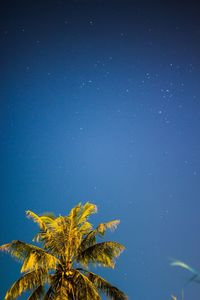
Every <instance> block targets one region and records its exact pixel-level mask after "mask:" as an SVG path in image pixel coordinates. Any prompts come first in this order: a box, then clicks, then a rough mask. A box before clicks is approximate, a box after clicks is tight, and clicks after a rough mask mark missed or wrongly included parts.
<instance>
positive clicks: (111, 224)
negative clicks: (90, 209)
mask: <svg viewBox="0 0 200 300" xmlns="http://www.w3.org/2000/svg"><path fill="white" fill-rule="evenodd" d="M119 223H120V220H113V221H109V222H106V223H100V224H99V225H98V227H97V233H98V234H100V235H102V236H103V235H104V234H105V231H106V230H107V229H110V230H111V231H113V230H115V229H116V228H117V226H118V225H119Z"/></svg>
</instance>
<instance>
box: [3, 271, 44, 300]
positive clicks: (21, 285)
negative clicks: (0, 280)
mask: <svg viewBox="0 0 200 300" xmlns="http://www.w3.org/2000/svg"><path fill="white" fill-rule="evenodd" d="M47 280H48V279H47V274H46V273H45V272H44V271H43V270H42V269H40V270H38V271H37V272H36V271H32V272H29V273H26V274H24V275H23V276H22V277H21V278H20V279H18V280H17V281H15V282H14V283H13V285H12V286H11V288H10V289H9V290H8V291H7V293H6V296H5V300H13V299H16V298H17V297H19V296H20V295H21V294H22V293H23V292H26V291H27V290H32V289H34V288H37V287H38V286H40V285H43V284H44V283H45V282H46V281H47Z"/></svg>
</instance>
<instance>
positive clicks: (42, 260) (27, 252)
mask: <svg viewBox="0 0 200 300" xmlns="http://www.w3.org/2000/svg"><path fill="white" fill-rule="evenodd" d="M0 250H2V251H5V252H7V253H10V254H11V256H13V257H15V258H16V259H18V260H20V261H23V265H22V268H21V272H27V271H31V270H37V269H39V268H43V269H45V270H48V269H56V266H57V264H58V263H59V260H58V259H57V258H56V257H55V256H53V255H51V254H49V253H47V252H46V251H44V250H43V249H41V248H39V247H36V246H34V245H31V244H27V243H24V242H21V241H17V240H16V241H13V242H11V243H9V244H5V245H2V246H0Z"/></svg>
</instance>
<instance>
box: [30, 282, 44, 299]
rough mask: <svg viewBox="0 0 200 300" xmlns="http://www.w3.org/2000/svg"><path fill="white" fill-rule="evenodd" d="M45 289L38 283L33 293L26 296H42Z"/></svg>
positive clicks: (35, 297) (33, 297)
mask: <svg viewBox="0 0 200 300" xmlns="http://www.w3.org/2000/svg"><path fill="white" fill-rule="evenodd" d="M44 293H45V290H44V287H43V286H42V285H39V286H38V287H37V288H36V289H35V290H34V291H33V293H32V294H31V295H30V296H29V297H28V299H27V300H38V299H41V298H42V297H43V296H44Z"/></svg>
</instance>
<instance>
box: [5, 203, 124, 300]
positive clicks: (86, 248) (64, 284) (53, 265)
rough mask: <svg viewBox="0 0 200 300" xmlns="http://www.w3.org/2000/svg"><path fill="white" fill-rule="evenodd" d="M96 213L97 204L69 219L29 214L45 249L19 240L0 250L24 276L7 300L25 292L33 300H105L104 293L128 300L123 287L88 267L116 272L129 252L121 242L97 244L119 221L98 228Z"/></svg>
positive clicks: (79, 209)
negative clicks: (117, 260)
mask: <svg viewBox="0 0 200 300" xmlns="http://www.w3.org/2000/svg"><path fill="white" fill-rule="evenodd" d="M96 211H97V208H96V205H94V204H92V203H89V202H87V203H85V204H84V205H82V204H78V205H77V206H75V207H74V208H73V209H72V210H71V211H70V213H69V215H68V216H59V217H55V216H53V215H50V214H49V215H47V214H46V215H42V216H39V215H37V214H35V213H33V212H32V211H27V212H26V214H27V216H28V217H29V218H31V219H33V221H34V222H36V223H37V224H38V225H39V228H40V230H39V233H38V234H37V235H36V236H35V237H34V239H33V241H34V242H39V243H40V244H41V246H42V247H41V248H40V247H37V246H35V245H32V244H27V243H24V242H21V241H18V240H16V241H12V242H11V243H9V244H5V245H2V246H0V250H2V251H6V252H8V253H10V254H11V255H12V256H14V257H15V258H17V259H18V260H20V261H22V268H21V273H22V276H21V277H20V278H19V279H18V280H17V281H16V282H14V283H13V285H12V286H11V287H10V289H9V290H8V291H7V293H6V295H5V300H12V299H16V298H17V297H19V296H20V295H21V294H22V293H23V292H26V291H30V292H31V294H30V296H29V298H28V300H39V299H43V300H48V299H49V300H101V299H102V298H101V294H102V293H103V294H105V295H106V296H107V297H108V298H109V299H112V300H127V299H128V298H127V296H126V295H125V294H124V293H123V292H121V291H120V290H119V289H118V288H116V287H114V286H112V285H111V284H110V283H109V282H108V281H106V280H105V279H103V278H102V277H100V276H98V275H96V274H95V273H93V272H90V271H89V269H88V266H89V264H95V265H100V266H104V267H109V268H114V265H115V258H116V257H117V256H119V255H120V253H121V252H122V251H123V250H124V246H122V245H121V244H119V243H117V242H113V241H108V242H104V241H103V242H100V243H99V242H97V237H103V236H104V234H105V231H106V230H107V229H111V230H112V229H115V228H116V227H117V225H118V224H119V220H114V221H110V222H107V223H101V224H99V225H98V226H97V228H95V229H94V228H93V226H92V224H91V223H90V222H89V221H88V217H89V216H90V215H91V214H93V213H95V212H96Z"/></svg>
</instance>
